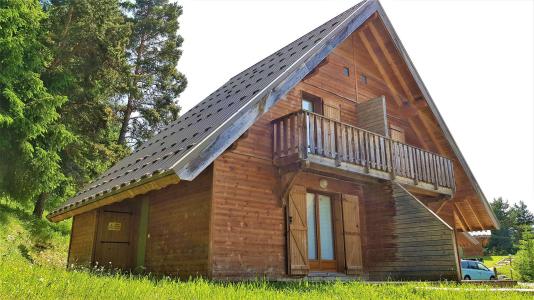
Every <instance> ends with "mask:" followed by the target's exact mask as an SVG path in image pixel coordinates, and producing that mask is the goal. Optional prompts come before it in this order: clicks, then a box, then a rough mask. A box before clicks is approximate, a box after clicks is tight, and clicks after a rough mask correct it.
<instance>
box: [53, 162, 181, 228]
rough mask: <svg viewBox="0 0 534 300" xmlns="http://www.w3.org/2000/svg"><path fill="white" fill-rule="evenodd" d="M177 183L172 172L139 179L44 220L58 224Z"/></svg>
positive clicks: (56, 212) (55, 213) (57, 212)
mask: <svg viewBox="0 0 534 300" xmlns="http://www.w3.org/2000/svg"><path fill="white" fill-rule="evenodd" d="M179 181H180V178H179V177H178V176H176V174H175V173H174V172H173V171H172V170H171V171H167V172H163V173H160V174H158V175H155V176H151V177H148V178H145V179H141V180H139V181H137V182H135V183H132V184H129V185H126V186H124V187H122V188H119V189H116V190H114V191H112V192H110V193H105V194H102V195H99V196H97V197H94V198H92V199H90V200H86V201H83V202H79V203H78V204H76V205H75V204H72V205H69V206H65V207H62V208H61V209H58V210H56V211H54V212H52V213H50V214H48V215H47V216H46V218H47V219H48V220H49V221H51V222H60V221H63V220H65V219H68V218H70V217H73V216H75V215H78V214H81V213H84V212H87V211H89V210H93V209H96V208H99V207H102V206H104V205H109V204H112V203H115V202H119V201H122V200H125V199H129V198H133V197H136V196H139V195H143V194H146V193H148V192H150V191H153V190H158V189H161V188H164V187H166V186H169V185H171V184H177V183H178V182H179Z"/></svg>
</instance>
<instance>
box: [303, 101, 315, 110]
mask: <svg viewBox="0 0 534 300" xmlns="http://www.w3.org/2000/svg"><path fill="white" fill-rule="evenodd" d="M302 109H303V110H305V111H309V112H313V102H311V101H310V100H306V99H302Z"/></svg>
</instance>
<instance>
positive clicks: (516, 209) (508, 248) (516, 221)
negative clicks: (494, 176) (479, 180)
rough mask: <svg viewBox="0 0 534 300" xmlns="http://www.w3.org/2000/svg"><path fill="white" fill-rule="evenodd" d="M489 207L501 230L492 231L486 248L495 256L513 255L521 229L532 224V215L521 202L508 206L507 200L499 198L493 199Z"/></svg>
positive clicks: (519, 238)
mask: <svg viewBox="0 0 534 300" xmlns="http://www.w3.org/2000/svg"><path fill="white" fill-rule="evenodd" d="M490 205H491V208H492V209H493V212H494V213H495V216H496V217H497V219H498V220H499V222H500V223H501V228H500V229H498V230H492V232H491V238H490V241H489V243H488V246H487V247H486V248H487V249H488V250H489V252H492V253H495V254H504V255H507V254H514V253H515V252H516V251H517V250H518V247H519V241H520V240H521V239H522V233H523V227H524V226H525V225H528V226H531V225H533V224H534V215H533V214H532V213H531V212H530V211H529V210H528V208H527V206H526V204H525V203H524V202H523V201H519V203H516V204H514V205H513V206H510V204H509V203H508V201H507V200H504V199H502V198H500V197H499V198H497V199H493V201H492V202H491V203H490Z"/></svg>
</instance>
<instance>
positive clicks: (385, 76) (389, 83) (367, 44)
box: [358, 28, 404, 107]
mask: <svg viewBox="0 0 534 300" xmlns="http://www.w3.org/2000/svg"><path fill="white" fill-rule="evenodd" d="M358 35H359V36H360V39H361V40H362V43H363V45H364V46H365V49H366V50H367V52H368V53H369V55H370V56H371V59H372V60H373V62H374V64H375V65H376V67H377V68H378V72H380V75H381V76H382V78H383V79H384V81H385V82H386V85H387V87H388V88H389V89H390V90H391V92H393V95H394V96H393V99H394V100H395V102H396V103H397V105H399V107H402V106H403V104H404V103H403V102H402V99H401V98H400V94H399V92H398V91H397V88H395V86H394V85H393V82H392V81H391V79H390V78H389V75H388V74H387V72H386V70H385V69H384V66H383V65H382V63H381V62H380V59H379V58H378V56H377V55H376V53H375V51H374V50H373V47H372V46H371V43H370V42H369V39H367V36H365V33H364V32H363V28H362V29H361V30H359V31H358Z"/></svg>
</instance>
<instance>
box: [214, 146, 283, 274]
mask: <svg viewBox="0 0 534 300" xmlns="http://www.w3.org/2000/svg"><path fill="white" fill-rule="evenodd" d="M238 149H239V147H238ZM214 174H215V177H214V187H213V204H212V209H213V216H212V222H213V223H212V227H211V228H212V238H213V241H212V249H211V260H212V262H211V263H212V266H211V268H212V274H211V276H212V278H216V279H240V278H251V277H268V278H275V277H281V276H283V275H284V274H285V271H286V265H285V223H284V211H283V208H282V206H281V202H280V199H279V198H278V197H277V195H276V194H275V193H274V191H273V189H274V187H275V184H276V181H275V180H276V178H275V169H274V167H273V166H272V162H271V161H270V160H265V159H259V158H256V157H251V156H244V155H242V154H237V153H232V152H227V153H225V154H223V155H222V156H221V157H219V158H218V159H217V160H216V161H215V164H214Z"/></svg>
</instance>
